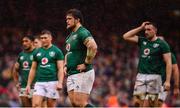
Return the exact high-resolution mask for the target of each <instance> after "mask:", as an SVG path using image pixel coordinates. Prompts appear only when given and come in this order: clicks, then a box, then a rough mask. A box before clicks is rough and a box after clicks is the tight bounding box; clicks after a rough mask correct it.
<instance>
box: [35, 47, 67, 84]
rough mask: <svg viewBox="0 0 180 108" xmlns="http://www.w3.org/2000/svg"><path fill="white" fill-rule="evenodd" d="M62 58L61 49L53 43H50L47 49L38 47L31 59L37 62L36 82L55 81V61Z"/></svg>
mask: <svg viewBox="0 0 180 108" xmlns="http://www.w3.org/2000/svg"><path fill="white" fill-rule="evenodd" d="M63 59H64V55H63V53H62V51H61V50H60V49H59V48H58V47H56V46H55V45H52V46H51V47H50V48H48V49H45V48H43V47H41V48H39V49H38V50H37V52H36V53H35V54H34V60H33V61H35V62H37V70H36V75H37V82H48V81H57V80H58V77H57V74H58V68H57V61H58V60H63Z"/></svg>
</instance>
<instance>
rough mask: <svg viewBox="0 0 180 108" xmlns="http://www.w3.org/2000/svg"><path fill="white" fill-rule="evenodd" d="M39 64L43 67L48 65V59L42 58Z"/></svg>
mask: <svg viewBox="0 0 180 108" xmlns="http://www.w3.org/2000/svg"><path fill="white" fill-rule="evenodd" d="M41 63H42V64H43V65H45V64H47V63H48V59H47V58H46V57H44V58H42V60H41Z"/></svg>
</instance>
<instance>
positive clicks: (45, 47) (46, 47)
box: [43, 43, 52, 49]
mask: <svg viewBox="0 0 180 108" xmlns="http://www.w3.org/2000/svg"><path fill="white" fill-rule="evenodd" d="M51 46H52V43H51V44H49V45H48V46H44V47H43V48H44V49H49V48H50V47H51Z"/></svg>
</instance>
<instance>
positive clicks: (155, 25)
mask: <svg viewBox="0 0 180 108" xmlns="http://www.w3.org/2000/svg"><path fill="white" fill-rule="evenodd" d="M146 25H153V26H154V27H155V28H156V29H157V24H156V23H155V22H149V23H147V24H146Z"/></svg>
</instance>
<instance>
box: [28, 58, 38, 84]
mask: <svg viewBox="0 0 180 108" xmlns="http://www.w3.org/2000/svg"><path fill="white" fill-rule="evenodd" d="M36 68H37V62H35V61H33V62H32V66H31V70H30V72H29V76H28V82H27V86H31V84H32V82H33V80H34V77H35V74H36Z"/></svg>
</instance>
